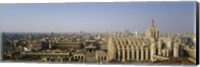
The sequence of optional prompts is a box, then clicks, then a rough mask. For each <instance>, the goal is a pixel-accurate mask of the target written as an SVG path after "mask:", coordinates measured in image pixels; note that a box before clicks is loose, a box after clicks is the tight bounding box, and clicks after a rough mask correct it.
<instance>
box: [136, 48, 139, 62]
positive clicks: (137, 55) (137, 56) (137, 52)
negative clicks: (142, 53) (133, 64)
mask: <svg viewBox="0 0 200 67" xmlns="http://www.w3.org/2000/svg"><path fill="white" fill-rule="evenodd" d="M136 61H139V48H136Z"/></svg>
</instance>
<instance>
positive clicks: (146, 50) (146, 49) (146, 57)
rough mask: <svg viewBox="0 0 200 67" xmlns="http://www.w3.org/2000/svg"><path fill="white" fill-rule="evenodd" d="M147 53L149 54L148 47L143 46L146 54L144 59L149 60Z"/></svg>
mask: <svg viewBox="0 0 200 67" xmlns="http://www.w3.org/2000/svg"><path fill="white" fill-rule="evenodd" d="M148 54H149V51H148V48H145V55H146V56H145V59H146V60H149V59H148V57H149V56H148Z"/></svg>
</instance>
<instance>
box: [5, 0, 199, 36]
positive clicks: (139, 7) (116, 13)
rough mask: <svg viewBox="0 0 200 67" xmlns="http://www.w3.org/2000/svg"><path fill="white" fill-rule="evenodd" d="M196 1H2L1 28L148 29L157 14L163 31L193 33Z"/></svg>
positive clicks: (43, 30)
mask: <svg viewBox="0 0 200 67" xmlns="http://www.w3.org/2000/svg"><path fill="white" fill-rule="evenodd" d="M195 4H196V3H195V2H165V3H164V2H163V3H162V2H147V3H146V2H138V3H134V2H132V3H131V2H130V3H66V4H1V16H2V17H1V29H2V31H3V32H80V31H85V32H106V31H109V32H115V31H120V32H123V31H124V30H129V31H131V32H134V31H138V32H145V31H146V29H147V28H149V25H150V24H151V20H152V18H154V20H155V26H156V28H158V29H159V31H160V32H161V33H193V32H194V31H195V28H196V27H195V26H196V25H195V13H196V6H195ZM11 19H12V20H11Z"/></svg>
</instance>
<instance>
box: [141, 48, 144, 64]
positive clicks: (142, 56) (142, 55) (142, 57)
mask: <svg viewBox="0 0 200 67" xmlns="http://www.w3.org/2000/svg"><path fill="white" fill-rule="evenodd" d="M140 51H141V52H140V54H141V57H140V60H141V61H143V59H144V54H143V53H144V51H143V48H141V49H140Z"/></svg>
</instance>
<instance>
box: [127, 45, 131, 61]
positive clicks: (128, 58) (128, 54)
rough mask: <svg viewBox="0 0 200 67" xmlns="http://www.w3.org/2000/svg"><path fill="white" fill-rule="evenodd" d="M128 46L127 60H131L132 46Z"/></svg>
mask: <svg viewBox="0 0 200 67" xmlns="http://www.w3.org/2000/svg"><path fill="white" fill-rule="evenodd" d="M126 47H127V51H126V53H127V60H130V49H129V48H130V47H129V46H126Z"/></svg>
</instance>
